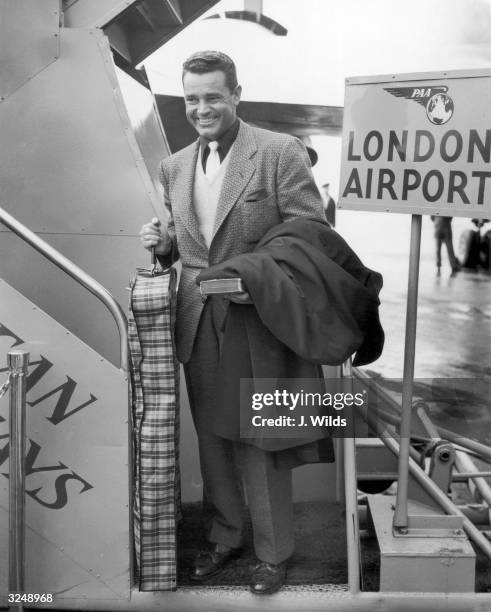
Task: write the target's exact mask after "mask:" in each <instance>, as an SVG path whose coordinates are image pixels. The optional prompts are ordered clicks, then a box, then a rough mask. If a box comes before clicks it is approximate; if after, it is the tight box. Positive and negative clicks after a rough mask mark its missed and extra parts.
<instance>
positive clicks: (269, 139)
mask: <svg viewBox="0 0 491 612" xmlns="http://www.w3.org/2000/svg"><path fill="white" fill-rule="evenodd" d="M198 151H199V139H198V140H197V141H196V142H194V143H193V144H191V145H189V146H188V147H186V148H184V149H182V150H181V151H178V152H177V153H175V154H173V155H171V156H170V157H167V158H166V159H164V160H163V161H162V164H161V168H160V179H161V182H162V185H163V188H164V204H165V207H166V209H167V211H168V213H169V220H168V232H169V236H170V238H171V240H172V250H171V253H170V255H169V256H168V257H167V259H166V260H165V258H162V259H163V260H164V261H165V263H166V264H169V263H172V262H173V261H175V260H177V258H180V260H181V263H182V272H181V278H180V283H179V290H178V295H177V320H176V351H177V357H178V359H179V361H181V362H183V363H186V362H187V361H189V359H190V356H191V352H192V349H193V343H194V339H195V336H196V330H197V328H198V323H199V320H200V316H201V312H202V310H203V303H202V300H201V296H200V293H199V288H198V286H197V284H196V277H197V276H198V274H199V273H200V271H201V270H202V269H204V268H207V267H209V266H212V265H214V264H217V263H220V262H222V261H224V260H226V259H230V258H231V257H234V256H235V255H240V254H242V253H249V252H251V251H252V250H253V249H254V247H255V246H256V245H257V243H258V242H259V240H260V239H261V238H262V237H263V236H264V234H265V233H266V232H267V231H268V230H269V229H271V228H272V227H273V226H275V225H277V224H278V223H280V222H282V221H288V220H291V219H294V218H297V217H302V216H306V217H314V218H319V219H323V218H324V212H323V204H322V198H321V195H320V193H319V190H318V189H317V186H316V184H315V182H314V178H313V176H312V171H311V166H310V160H309V157H308V154H307V151H306V149H305V146H304V145H303V143H302V142H301V141H300V140H298V139H297V138H294V137H292V136H289V135H287V134H281V133H277V132H271V131H269V130H263V129H259V128H255V127H252V126H249V125H247V124H246V123H244V122H243V121H240V127H239V131H238V134H237V138H236V140H235V142H234V144H233V146H232V149H231V150H230V160H229V164H228V167H227V170H226V173H225V176H224V179H223V185H222V190H221V193H220V196H219V200H218V206H217V213H216V218H215V224H214V228H213V236H212V241H211V244H210V247H209V249H208V248H207V246H206V244H205V241H204V238H203V236H202V235H201V234H200V231H199V225H198V219H197V217H196V214H195V210H194V205H193V186H194V173H195V168H196V160H197V157H198Z"/></svg>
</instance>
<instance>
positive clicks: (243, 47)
mask: <svg viewBox="0 0 491 612" xmlns="http://www.w3.org/2000/svg"><path fill="white" fill-rule="evenodd" d="M243 6H244V5H243V0H222V1H221V2H219V3H218V4H217V5H216V6H215V7H214V8H212V9H211V10H210V11H208V13H207V14H208V15H209V14H216V13H223V12H224V11H227V10H234V9H235V10H240V9H242V8H243ZM263 13H264V14H265V15H266V16H268V17H271V18H272V19H275V20H276V21H278V22H279V23H280V24H281V25H283V26H284V27H285V28H287V30H288V35H287V36H284V37H283V36H275V35H274V34H272V33H271V32H269V31H267V30H265V29H264V28H261V27H259V26H258V25H256V24H253V23H250V22H244V21H236V20H230V19H212V20H206V19H203V18H201V19H199V20H198V21H196V22H195V23H193V24H192V25H191V26H189V27H188V28H186V29H185V30H184V31H183V32H181V33H180V34H179V35H177V36H176V37H174V38H173V39H172V40H171V41H169V42H168V43H166V45H164V47H162V48H161V49H160V50H159V51H157V52H156V53H154V54H153V55H152V56H151V57H150V58H149V59H148V60H147V61H146V62H145V66H146V68H147V70H148V72H149V78H150V80H151V84H152V88H153V89H154V91H156V92H158V93H168V94H177V95H180V94H181V82H180V73H181V65H182V62H183V60H184V59H185V58H186V57H187V56H188V55H190V54H191V53H192V52H194V51H197V50H199V49H206V48H216V49H220V50H222V51H224V52H226V53H229V54H230V55H231V56H232V57H233V59H234V60H235V61H236V63H237V67H238V73H239V80H240V82H241V83H242V86H243V99H245V100H264V101H276V102H296V103H305V104H323V105H334V106H342V105H343V97H344V79H345V78H346V77H347V76H357V75H374V74H387V73H401V72H419V71H430V70H451V69H465V68H480V67H491V0H411V1H407V0H342V1H340V0H303V1H302V2H298V0H264V2H263Z"/></svg>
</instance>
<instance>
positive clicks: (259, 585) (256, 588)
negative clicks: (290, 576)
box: [250, 561, 286, 595]
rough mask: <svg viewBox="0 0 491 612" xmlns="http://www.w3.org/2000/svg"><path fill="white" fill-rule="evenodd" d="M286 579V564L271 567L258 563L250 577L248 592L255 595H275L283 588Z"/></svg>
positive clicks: (261, 562)
mask: <svg viewBox="0 0 491 612" xmlns="http://www.w3.org/2000/svg"><path fill="white" fill-rule="evenodd" d="M285 578H286V563H279V564H278V565H273V564H272V563H266V561H259V563H258V564H257V565H256V567H255V568H254V571H253V572H252V577H251V585H250V590H251V592H252V593H255V594H256V595H270V594H271V593H276V591H279V590H280V589H281V587H282V586H283V584H284V582H285Z"/></svg>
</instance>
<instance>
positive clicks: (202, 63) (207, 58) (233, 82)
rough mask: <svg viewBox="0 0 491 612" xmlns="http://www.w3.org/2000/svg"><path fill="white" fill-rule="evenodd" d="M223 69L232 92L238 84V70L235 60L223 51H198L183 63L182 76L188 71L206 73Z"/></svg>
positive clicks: (226, 82) (227, 84)
mask: <svg viewBox="0 0 491 612" xmlns="http://www.w3.org/2000/svg"><path fill="white" fill-rule="evenodd" d="M215 70H221V71H222V72H223V73H225V84H226V86H227V87H228V88H229V90H230V91H231V92H232V91H233V90H234V89H235V88H236V87H237V85H238V82H237V71H236V69H235V64H234V62H233V60H232V59H231V58H230V57H229V56H228V55H225V53H222V52H221V51H198V52H197V53H193V55H191V56H190V57H188V59H187V60H186V61H185V62H184V64H183V65H182V78H183V80H184V75H185V74H186V72H194V73H195V74H206V73H207V72H214V71H215Z"/></svg>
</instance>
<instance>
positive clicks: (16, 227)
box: [0, 208, 128, 372]
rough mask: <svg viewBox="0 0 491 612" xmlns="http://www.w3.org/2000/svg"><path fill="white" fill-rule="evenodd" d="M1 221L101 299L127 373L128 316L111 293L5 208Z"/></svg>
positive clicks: (0, 215) (1, 209) (0, 212)
mask: <svg viewBox="0 0 491 612" xmlns="http://www.w3.org/2000/svg"><path fill="white" fill-rule="evenodd" d="M0 221H1V222H2V223H3V224H4V225H5V226H7V227H8V228H9V229H10V230H12V231H13V232H14V234H17V236H19V237H20V238H22V240H24V242H27V243H28V244H30V245H31V246H32V247H33V248H34V249H36V251H38V252H39V253H41V255H43V256H44V257H46V259H49V260H50V261H51V262H52V263H54V264H55V266H57V267H58V268H60V269H61V270H63V271H64V272H66V274H68V275H69V276H71V277H72V278H73V279H74V280H76V281H77V282H78V283H79V284H80V285H82V286H83V287H85V289H87V290H88V291H90V293H92V294H93V295H95V296H96V297H97V298H99V300H100V301H101V302H102V303H103V304H104V305H105V306H106V308H107V309H108V310H109V312H110V313H111V315H112V316H113V319H114V320H115V322H116V325H117V326H118V331H119V339H120V368H121V370H123V371H125V372H126V371H127V369H128V326H127V321H126V316H125V314H124V312H123V309H122V308H121V306H120V305H119V304H118V302H116V300H115V299H114V298H113V296H112V295H111V294H110V293H109V291H108V290H107V289H106V288H105V287H103V285H101V284H100V283H99V282H98V281H96V280H95V279H93V278H92V277H91V276H89V274H87V273H86V272H84V271H83V270H82V269H81V268H79V267H78V266H77V265H76V264H74V263H73V261H71V260H70V259H68V258H67V257H65V256H64V255H62V254H61V253H60V252H59V251H57V250H56V249H55V248H53V247H52V246H51V245H49V244H48V243H47V242H45V241H44V240H43V239H42V238H40V237H39V236H38V235H37V234H35V233H34V232H33V231H31V230H30V229H29V228H27V227H26V226H25V225H23V224H22V223H20V221H17V219H15V218H14V217H13V216H12V215H10V214H9V213H8V212H7V211H6V210H4V209H3V208H0Z"/></svg>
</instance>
